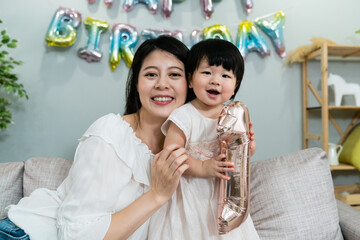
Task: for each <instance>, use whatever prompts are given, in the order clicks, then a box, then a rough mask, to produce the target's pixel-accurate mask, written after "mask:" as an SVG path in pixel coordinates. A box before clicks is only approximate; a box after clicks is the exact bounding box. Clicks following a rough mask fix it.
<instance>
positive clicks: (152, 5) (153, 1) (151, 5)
mask: <svg viewBox="0 0 360 240" xmlns="http://www.w3.org/2000/svg"><path fill="white" fill-rule="evenodd" d="M138 3H143V4H145V5H147V7H148V9H149V11H150V12H151V13H153V14H155V13H156V11H157V9H158V0H124V3H123V9H124V10H125V11H127V12H128V11H131V10H132V9H133V8H134V5H136V4H138Z"/></svg>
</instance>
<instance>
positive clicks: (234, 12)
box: [0, 0, 360, 162]
mask: <svg viewBox="0 0 360 240" xmlns="http://www.w3.org/2000/svg"><path fill="white" fill-rule="evenodd" d="M114 2H115V3H114V6H113V7H112V8H107V7H106V5H105V4H104V3H103V1H102V0H97V1H96V3H95V4H92V5H90V4H88V3H87V1H86V0H82V1H72V0H62V1H55V0H47V1H45V0H37V1H27V0H17V1H1V2H0V18H1V19H2V20H3V22H4V23H3V24H2V26H5V27H6V28H7V29H8V32H9V34H10V35H11V36H12V37H14V38H16V39H18V40H19V47H18V48H17V49H15V50H14V51H12V54H13V56H14V57H15V58H16V59H19V60H22V61H23V62H24V65H23V66H20V67H18V69H17V73H18V74H19V77H20V79H21V82H22V83H23V84H24V85H25V87H26V89H27V91H28V94H29V97H30V99H29V100H28V101H25V100H22V101H19V102H18V103H17V104H15V105H14V106H13V113H14V119H13V120H14V122H15V124H14V125H11V126H9V129H8V130H7V131H5V132H1V133H0V154H1V155H0V156H1V157H0V162H7V161H22V160H25V159H27V158H29V157H31V156H58V157H64V158H67V159H72V158H73V154H74V151H75V148H76V146H77V139H78V138H80V137H81V135H82V133H84V131H85V130H86V129H87V127H88V126H89V125H90V124H91V123H92V122H93V121H94V120H96V119H97V118H98V117H100V116H102V115H104V114H106V113H109V112H115V113H122V112H123V110H124V92H125V90H124V87H125V81H126V76H127V71H128V67H127V66H126V65H125V63H124V61H123V60H122V61H121V62H120V64H119V66H118V67H117V68H116V70H115V71H114V72H111V70H110V66H109V64H108V56H109V54H108V51H109V45H110V40H109V37H110V31H108V32H107V33H105V34H103V35H102V37H101V44H100V48H101V50H102V52H103V53H104V56H103V59H102V60H101V62H99V63H87V62H86V61H84V60H82V59H80V58H79V57H77V55H76V52H77V49H78V48H80V47H83V46H85V44H86V41H87V32H86V30H85V28H84V26H83V24H82V25H81V27H80V28H79V31H78V38H77V41H76V42H75V44H74V45H73V46H71V47H69V48H54V47H48V46H47V45H46V43H45V40H44V37H45V33H46V30H47V28H48V26H49V24H50V21H51V19H52V17H53V14H54V12H55V11H56V9H57V8H58V7H59V6H63V7H69V8H74V9H75V10H77V11H79V12H80V13H81V14H82V21H84V20H85V19H86V18H87V17H89V16H91V17H93V18H96V19H100V20H105V21H107V22H108V23H109V24H110V28H111V27H112V26H113V25H114V24H115V23H127V24H131V25H132V26H134V27H136V28H137V31H138V32H139V33H140V32H141V30H143V29H146V28H153V29H167V30H172V31H173V30H181V31H183V33H184V36H185V39H184V42H185V43H186V44H190V33H191V31H192V30H194V29H203V28H205V27H208V26H212V25H214V24H223V25H225V26H227V27H228V29H229V30H230V33H231V35H232V37H233V39H236V36H237V32H238V25H239V23H240V22H241V21H242V20H245V19H247V20H254V19H255V18H256V17H260V16H264V15H266V14H269V13H273V12H277V11H280V10H283V11H284V12H285V14H286V24H285V30H284V31H285V32H284V34H285V44H286V48H287V52H288V53H289V52H290V51H291V50H293V49H295V48H296V47H298V46H300V45H305V44H309V43H310V39H311V38H312V37H324V38H327V39H330V40H332V41H335V42H338V43H340V44H359V43H360V35H357V34H355V33H354V32H355V31H356V30H358V29H359V28H360V25H359V18H358V16H359V12H358V10H359V8H360V2H359V1H357V0H348V1H344V2H340V1H337V0H317V1H313V0H302V1H298V0H297V1H295V0H286V1H285V0H273V1H266V0H257V1H256V0H254V5H255V6H254V9H253V10H254V11H253V13H251V14H250V15H247V14H246V13H245V12H244V11H243V8H242V5H241V1H240V0H228V1H221V2H220V3H214V6H215V12H214V13H213V16H212V18H211V19H209V20H205V18H204V15H203V12H202V7H201V1H200V0H197V1H196V0H187V1H185V2H183V3H180V4H174V12H173V14H172V15H171V17H170V19H165V18H164V17H163V16H162V15H161V14H160V12H161V11H160V8H159V11H158V13H157V14H156V15H152V14H150V13H149V11H148V10H147V8H146V7H145V5H142V4H139V5H138V6H136V7H135V8H134V9H133V10H132V11H131V12H128V13H126V12H125V11H123V10H122V3H123V0H114ZM159 2H161V1H159ZM160 6H161V5H160ZM263 36H264V38H265V39H266V40H267V41H268V43H269V47H270V49H271V51H272V55H271V56H270V57H266V58H263V57H261V56H260V55H259V54H257V53H250V54H248V56H247V59H246V71H245V76H244V81H243V84H242V86H241V88H240V91H239V93H238V95H237V97H236V99H237V100H241V101H243V102H245V103H246V104H247V105H248V107H249V111H250V116H251V120H252V121H253V122H254V130H255V132H256V134H255V137H256V141H257V147H258V149H257V153H256V154H255V156H254V157H253V160H261V159H265V158H268V157H273V156H278V155H281V154H284V153H289V152H293V151H297V150H299V149H301V148H302V140H301V139H302V118H301V66H300V64H294V65H292V66H290V67H288V66H286V65H285V64H284V59H281V58H280V57H279V56H278V55H277V54H276V53H275V51H274V48H273V46H272V45H271V43H270V40H269V38H268V37H266V36H265V35H263ZM141 41H143V39H141ZM313 65H314V66H311V69H310V72H311V73H313V74H314V76H315V79H316V78H319V76H320V75H319V73H317V71H318V69H319V64H318V63H316V62H315V63H314V64H313ZM348 65H349V64H343V63H334V64H333V65H332V66H334V70H332V69H330V70H329V71H330V72H334V73H339V74H344V75H343V76H346V77H347V80H348V81H352V82H356V81H357V82H360V81H359V79H358V76H359V71H360V68H358V67H356V66H357V65H356V63H351V64H350V65H351V66H348ZM354 66H355V67H354ZM343 69H346V70H343ZM337 71H338V72H337ZM317 74H318V75H317ZM314 118H315V119H316V116H314ZM341 123H342V125H343V126H344V128H345V127H346V126H345V125H346V123H347V120H346V119H344V121H342V122H341ZM312 124H313V126H315V129H317V128H319V127H320V125H319V123H318V122H317V121H313V123H312ZM330 137H331V141H333V142H336V141H337V140H338V136H337V133H336V132H335V131H333V130H331V132H330ZM313 145H314V146H315V145H316V143H314V144H313Z"/></svg>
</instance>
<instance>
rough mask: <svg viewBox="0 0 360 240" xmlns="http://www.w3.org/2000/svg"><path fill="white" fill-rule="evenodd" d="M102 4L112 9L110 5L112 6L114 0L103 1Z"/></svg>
mask: <svg viewBox="0 0 360 240" xmlns="http://www.w3.org/2000/svg"><path fill="white" fill-rule="evenodd" d="M104 3H105V5H106V6H108V7H112V5H113V4H114V0H104Z"/></svg>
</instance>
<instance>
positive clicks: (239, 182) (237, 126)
mask: <svg viewBox="0 0 360 240" xmlns="http://www.w3.org/2000/svg"><path fill="white" fill-rule="evenodd" d="M216 131H217V135H218V137H219V140H220V142H221V143H222V144H221V145H222V146H226V148H227V149H226V160H228V161H232V162H233V163H234V171H233V172H229V173H228V175H229V176H230V180H223V179H222V180H220V182H219V184H220V187H219V200H218V212H217V218H218V219H217V222H218V232H219V234H225V233H227V232H229V231H231V230H232V229H234V228H236V227H238V226H240V224H241V223H243V222H244V221H245V220H246V218H247V216H248V212H249V161H250V155H249V143H250V140H249V112H248V109H247V107H246V106H245V104H243V103H241V102H238V101H234V102H232V103H230V104H228V105H226V106H224V108H223V110H222V112H221V114H220V116H219V119H218V126H217V129H216Z"/></svg>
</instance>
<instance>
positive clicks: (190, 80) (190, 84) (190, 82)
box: [188, 73, 193, 88]
mask: <svg viewBox="0 0 360 240" xmlns="http://www.w3.org/2000/svg"><path fill="white" fill-rule="evenodd" d="M188 79H189V88H193V86H192V78H191V74H190V73H189V74H188Z"/></svg>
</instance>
